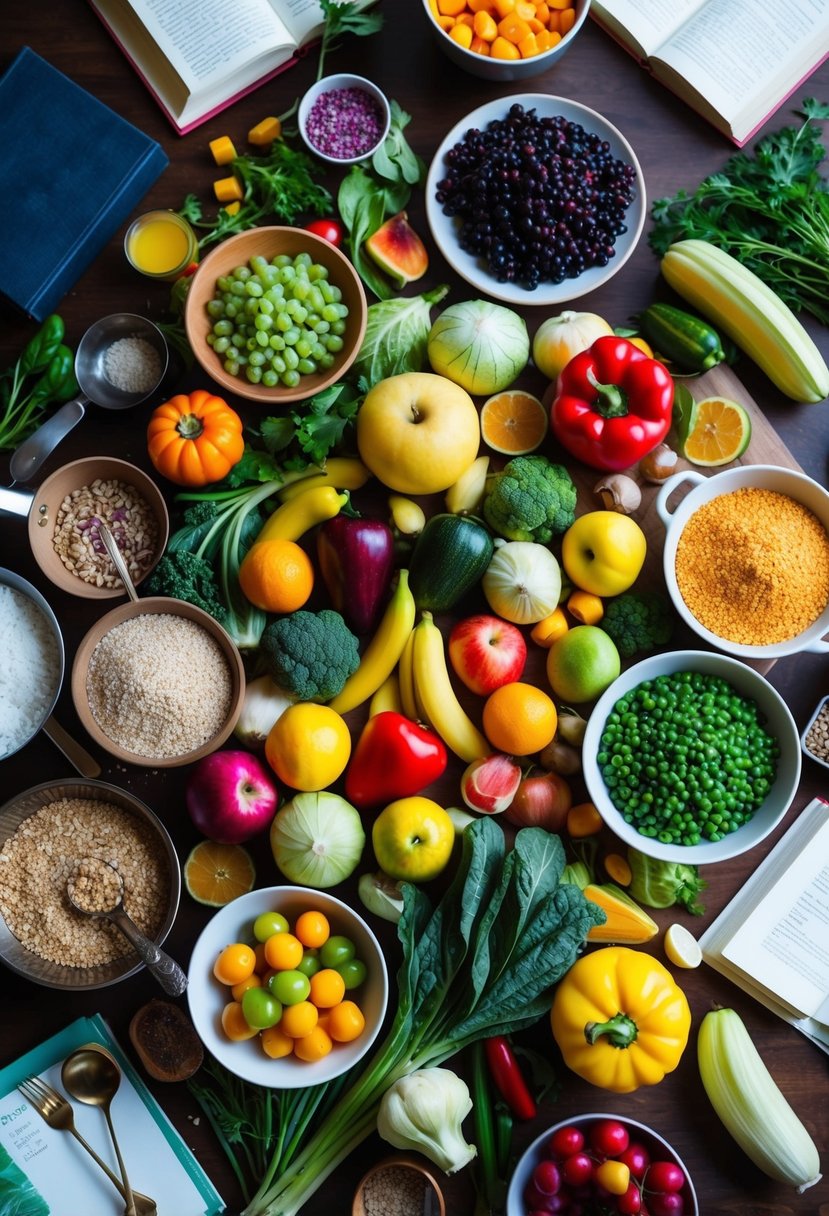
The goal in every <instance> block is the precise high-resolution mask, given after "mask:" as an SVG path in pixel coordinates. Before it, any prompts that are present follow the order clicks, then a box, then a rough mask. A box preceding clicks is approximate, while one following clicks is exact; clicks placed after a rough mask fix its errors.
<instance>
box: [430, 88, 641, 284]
mask: <svg viewBox="0 0 829 1216" xmlns="http://www.w3.org/2000/svg"><path fill="white" fill-rule="evenodd" d="M516 103H518V104H520V105H522V106H524V108H525V109H526V110H529V109H535V111H536V113H537V114H538V115H539V117H541V118H554V117H556V116H557V115H561V117H563V118H566V119H567V120H568V121H570V122H576V123H580V124H581V126H583V127H584V129H585V131H588V132H592V133H594V134H596V135H600V136H601V138H602V139H603V140H606V141H607V142H608V144H609V145H610V150H611V152H612V154H613V155H614V156H615V157H616V158H617V159H619V160H624V161H627V162H628V163H629V164H632V165H633V167H634V169H635V170H636V185H635V190H634V197H633V201H632V203H631V205H630V207H629V208H628V211H627V216H626V221H625V222H626V224H627V231H626V232H623V233H622V234H621V235H620V236H619V237H618V238H617V239H616V243H615V246H614V248H615V250H616V256H615V257H612V258H611V259H610V261H609V262H608V263H607V265H606V266H594V267H592V268H591V269H589V270H585V271H583V273H582V274H580V275H579V276H578V278H575V279H565V280H564V282H562V283H541V284H539V286H538V287H537V288H536V289H535V291H528V290H527V289H526V288H525V287H520V286H519V285H518V284H516V283H499V282H498V280H497V279H496V278H495V276H494V275H493V274H491V273H490V271H489V270H488V268H487V267H486V266H485V265H484V263H483V262H482V261H481V260H480V259H479V258H477V257H474V256H473V255H472V254H470V253H466V252H465V251H464V250H463V249H461V247H460V245H459V244H458V238H457V230H458V224H459V221H458V220H456V219H455V218H454V217H451V216H447V215H444V214H443V208H442V206H441V204H440V203H439V202H438V201H437V199H436V197H435V195H436V192H437V186H438V182H440V181H441V180H442V179H443V178H444V177H445V176H446V164H445V157H446V153H447V152H448V151H449V150H450V149H451V148H453V147H454V146H455V144H457V143H459V142H460V140H461V139H462V138H463V136H464V135H465V134H466V132H467V131H468V130H470V128H473V127H477V128H480V129H481V130H483V129H484V128H485V127H486V126H487V124H488V123H491V122H493V121H496V120H498V119H503V118H505V117H506V115H507V112H508V111H509V108H510V106H512V105H514V104H516ZM645 213H646V197H645V179H644V176H643V174H642V169H641V166H640V164H639V161H638V160H637V158H636V153H635V152H634V151H633V148H632V147H631V146H630V144H629V143H628V141H627V140H626V139H625V137H624V135H622V133H621V132H620V131H618V130H617V129H616V127H614V126H613V125H612V123H610V122H608V120H607V119H606V118H603V117H602V115H601V114H598V113H597V112H596V111H595V110H591V109H589V107H588V106H583V105H581V104H580V103H579V102H576V101H569V100H568V99H567V98H566V97H552V96H550V94H548V93H519V94H516V95H514V96H511V97H501V98H499V99H498V100H496V101H489V102H487V103H486V104H485V105H482V106H478V108H477V109H476V110H473V111H472V112H471V113H470V114H467V115H466V117H465V118H462V119H461V121H460V122H458V123H456V124H455V126H454V127H452V129H451V131H449V133H448V135H447V136H446V138H445V139H444V140H443V141H442V143H441V144H440V146H439V147H438V150H437V152H436V153H435V155H434V158H433V160H432V163H431V165H430V167H429V173H428V176H427V179H426V217H427V219H428V222H429V227H430V229H431V232H432V237H433V239H434V242H435V244H436V245H437V247H438V249H439V250H440V252H441V253H442V254H443V256H444V257H445V259H446V261H447V262H448V263H449V265H450V266H451V267H452V269H453V270H455V271H456V272H457V274H459V275H460V276H461V278H463V279H466V281H467V283H469V284H471V285H472V287H474V288H475V289H476V290H477V291H479V292H482V293H483V294H484V295H487V296H491V297H492V299H494V300H502V301H504V303H506V304H519V305H523V306H524V307H526V306H528V305H539V306H542V307H545V308H549V307H554V306H556V305H564V304H566V303H567V302H568V301H569V300H575V299H576V298H577V297H579V296H583V295H587V293H588V292H591V291H595V290H596V288H598V287H601V286H602V284H603V283H606V282H607V281H608V280H609V279H612V278H613V276H614V275H615V274H616V273H617V271H619V270H621V269H622V267H623V266H624V264H625V262H626V261H627V260H628V258H629V257H630V256H631V254H632V253H633V251H634V249H635V248H636V244H637V242H638V240H639V237H640V236H641V234H642V228H643V227H644V223H645Z"/></svg>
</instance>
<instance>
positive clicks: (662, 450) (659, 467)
mask: <svg viewBox="0 0 829 1216" xmlns="http://www.w3.org/2000/svg"><path fill="white" fill-rule="evenodd" d="M676 462H677V454H676V452H675V451H674V450H673V448H669V447H668V445H667V443H660V444H659V445H658V446H657V447H655V448H654V449H653V451H652V452H648V454H647V456H643V457H642V459H641V460H640V461H639V472H640V473H641V474H642V476H643V477H644V479H645V481H651V482H655V483H656V484H657V485H658V484H659V483H660V482H662V481H665V480H666V478H668V477H670V476H671V474H672V473H675V472H676Z"/></svg>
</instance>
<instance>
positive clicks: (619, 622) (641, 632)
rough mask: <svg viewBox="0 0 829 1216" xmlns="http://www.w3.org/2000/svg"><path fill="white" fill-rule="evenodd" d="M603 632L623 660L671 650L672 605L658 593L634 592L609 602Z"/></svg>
mask: <svg viewBox="0 0 829 1216" xmlns="http://www.w3.org/2000/svg"><path fill="white" fill-rule="evenodd" d="M600 625H601V628H602V629H603V630H604V631H605V633H607V634H609V635H610V637H611V638H612V639H613V641H614V642H615V643H616V649H617V650H618V651H619V654H620V655H621V657H622V658H623V659H629V658H630V657H631V655H634V654H647V653H648V652H649V651H651V650H655V649H656V648H657V646H667V644H668V642H670V640H671V635H672V634H673V631H674V616H673V612H672V609H671V605H670V604H669V603H668V601H667V600H666V599H665V598H664V596H661V595H658V594H657V593H656V592H655V591H642V592H635V591H630V592H628V593H627V594H626V595H617V596H616V597H615V598H614V599H612V600H608V602H607V604H606V606H605V610H604V616H603V617H602V619H601V622H600Z"/></svg>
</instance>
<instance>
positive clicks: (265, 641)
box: [259, 608, 360, 701]
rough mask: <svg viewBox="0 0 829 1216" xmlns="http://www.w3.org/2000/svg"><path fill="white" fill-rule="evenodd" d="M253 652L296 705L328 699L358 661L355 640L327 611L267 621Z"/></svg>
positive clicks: (303, 612)
mask: <svg viewBox="0 0 829 1216" xmlns="http://www.w3.org/2000/svg"><path fill="white" fill-rule="evenodd" d="M259 653H260V654H261V656H262V658H263V659H264V661H265V664H266V667H267V670H268V673H269V675H270V676H271V678H272V679H273V680H274V682H275V683H277V684H278V685H279V687H280V688H281V689H283V690H284V691H285V692H287V693H290V694H291V695H292V696H295V697H296V698H297V699H298V700H300V701H330V700H331V698H332V697H336V695H337V693H338V692H340V691H341V690H342V687H343V685H344V684H345V682H346V680H347V679H348V677H349V676H350V675H351V673H352V672H354V671H356V670H357V665H358V663H359V662H360V654H359V642H358V641H357V638H356V636H355V635H354V634H353V633H352V632H351V630H350V629H349V628H348V626H347V625H346V623H345V621H344V620H343V618H342V617H341V616H340V614H339V612H334V610H333V609H331V608H323V609H322V610H321V611H320V612H309V611H308V610H307V609H305V608H300V609H299V611H297V612H292V613H290V615H289V616H283V617H279V618H277V620H275V621H271V622H270V624H268V625H267V626H266V627H265V631H264V633H263V634H262V639H261V641H260V643H259Z"/></svg>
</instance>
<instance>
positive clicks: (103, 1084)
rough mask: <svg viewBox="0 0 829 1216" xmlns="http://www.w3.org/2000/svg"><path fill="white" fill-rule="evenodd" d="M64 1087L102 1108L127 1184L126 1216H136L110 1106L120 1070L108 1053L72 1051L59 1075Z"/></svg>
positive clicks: (119, 1166) (90, 1103)
mask: <svg viewBox="0 0 829 1216" xmlns="http://www.w3.org/2000/svg"><path fill="white" fill-rule="evenodd" d="M60 1079H61V1081H62V1082H63V1087H64V1089H65V1090H66V1092H67V1093H68V1094H71V1096H72V1097H73V1098H77V1100H78V1101H79V1102H85V1103H86V1105H87V1106H100V1108H101V1110H102V1111H103V1112H104V1118H105V1119H106V1121H107V1127H108V1128H109V1135H110V1139H111V1140H112V1147H113V1148H114V1149H115V1156H116V1159H117V1161H118V1170H119V1172H120V1174H121V1181H122V1182H123V1184H124V1199H125V1201H126V1207H125V1208H124V1216H137V1213H136V1209H135V1198H134V1196H133V1193H132V1187H131V1186H130V1183H129V1178H128V1177H127V1171H126V1169H125V1168H124V1159H123V1157H122V1156H121V1149H120V1148H119V1146H118V1141H117V1139H116V1138H115V1128H114V1126H113V1123H112V1114H111V1113H110V1109H109V1108H110V1106H111V1104H112V1099H113V1098H114V1097H115V1095H116V1094H117V1092H118V1088H119V1086H120V1084H121V1069H120V1067H119V1066H118V1064H117V1063H116V1061H115V1060H114V1059H113V1058H112V1056H111V1055H109V1053H108V1052H103V1051H97V1050H96V1049H95V1048H94V1047H79V1048H78V1049H77V1051H73V1052H71V1053H70V1054H69V1055H68V1056H67V1057H66V1059H65V1060H64V1061H63V1066H62V1068H61V1072H60Z"/></svg>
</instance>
